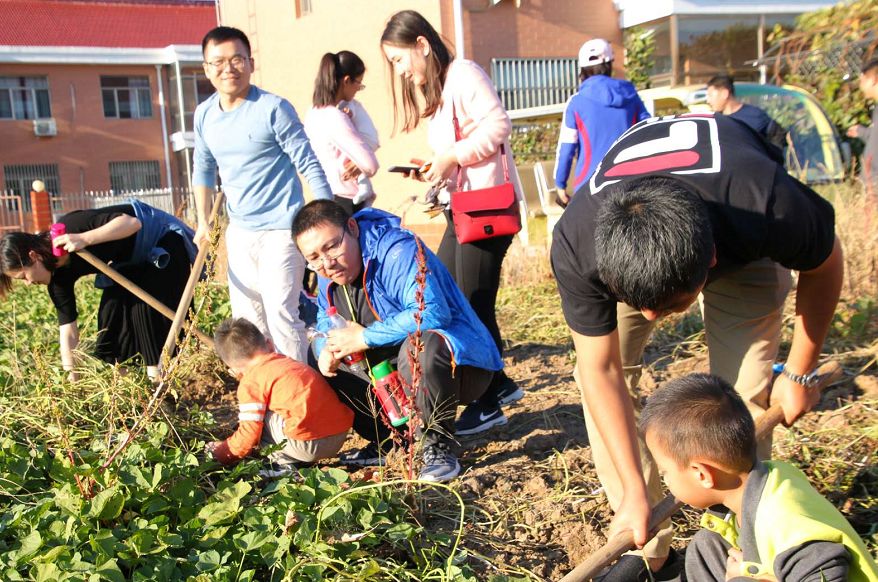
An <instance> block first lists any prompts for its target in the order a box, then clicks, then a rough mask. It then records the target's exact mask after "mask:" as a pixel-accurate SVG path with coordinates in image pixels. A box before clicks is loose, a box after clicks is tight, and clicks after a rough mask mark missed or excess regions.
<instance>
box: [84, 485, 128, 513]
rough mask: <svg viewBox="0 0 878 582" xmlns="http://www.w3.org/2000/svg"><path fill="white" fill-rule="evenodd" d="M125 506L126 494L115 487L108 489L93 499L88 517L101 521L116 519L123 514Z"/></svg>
mask: <svg viewBox="0 0 878 582" xmlns="http://www.w3.org/2000/svg"><path fill="white" fill-rule="evenodd" d="M124 505H125V495H124V493H122V491H120V490H119V489H117V488H116V487H115V486H114V487H108V488H107V489H104V490H103V491H101V492H100V493H98V494H97V495H95V496H94V497H93V498H92V500H91V507H90V508H89V510H88V515H89V516H90V517H94V518H96V519H100V520H105V519H115V518H117V517H119V515H120V514H121V513H122V507H123V506H124Z"/></svg>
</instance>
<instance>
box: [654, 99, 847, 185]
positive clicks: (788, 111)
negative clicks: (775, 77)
mask: <svg viewBox="0 0 878 582" xmlns="http://www.w3.org/2000/svg"><path fill="white" fill-rule="evenodd" d="M735 96H736V97H738V99H740V100H741V101H743V102H745V103H749V104H751V105H755V106H756V107H759V108H761V109H763V110H764V111H765V112H766V113H768V115H770V116H771V117H772V118H774V120H775V121H777V122H778V123H779V124H780V125H782V126H783V127H784V128H785V129H786V130H787V131H788V132H789V133H788V136H787V142H788V144H789V145H788V147H787V148H786V151H785V154H786V167H787V171H789V172H790V173H791V174H792V175H794V176H796V177H797V178H799V179H800V180H802V181H803V182H806V183H809V184H818V183H825V182H833V181H836V180H841V179H842V178H844V168H845V165H846V162H847V160H848V159H849V158H850V150H849V149H848V147H847V144H843V142H842V141H841V139H840V137H839V135H838V133H837V132H836V130H835V126H834V125H833V124H832V122H830V121H829V118H828V117H827V116H826V112H825V111H824V110H823V108H822V107H821V106H820V103H819V102H818V101H817V100H816V99H815V98H814V97H813V96H812V95H811V94H810V93H808V92H807V91H805V90H804V89H802V88H800V87H796V86H794V85H783V86H781V87H778V86H776V85H760V84H758V83H742V82H738V83H735ZM640 97H641V99H643V102H644V104H645V105H646V107H647V109H649V110H650V112H652V113H653V115H658V116H661V115H671V114H674V113H686V112H693V113H703V112H710V107H708V105H707V89H706V88H705V87H704V86H703V85H689V86H684V87H673V88H672V87H657V88H655V89H646V90H644V91H640Z"/></svg>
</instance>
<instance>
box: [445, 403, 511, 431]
mask: <svg viewBox="0 0 878 582" xmlns="http://www.w3.org/2000/svg"><path fill="white" fill-rule="evenodd" d="M507 422H509V421H508V420H506V415H505V414H503V411H502V410H500V407H499V406H496V407H489V406H485V405H483V404H482V403H481V402H478V401H476V402H472V403H470V404H469V405H467V407H466V408H464V409H463V412H461V413H460V417H459V418H458V419H457V421H456V422H455V423H454V432H455V433H456V434H459V435H468V434H478V433H480V432H484V431H486V430H488V429H489V428H491V427H492V426H499V425H501V424H506V423H507Z"/></svg>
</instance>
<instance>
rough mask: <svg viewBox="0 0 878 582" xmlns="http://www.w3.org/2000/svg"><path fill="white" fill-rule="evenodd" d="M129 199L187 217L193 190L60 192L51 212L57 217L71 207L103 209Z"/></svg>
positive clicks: (190, 209) (191, 208) (192, 204)
mask: <svg viewBox="0 0 878 582" xmlns="http://www.w3.org/2000/svg"><path fill="white" fill-rule="evenodd" d="M132 198H136V199H137V200H140V201H142V202H145V203H146V204H149V205H150V206H154V207H155V208H158V209H160V210H164V211H165V212H167V213H169V214H173V215H175V216H181V217H183V218H186V217H187V215H189V214H190V213H191V214H192V216H193V217H194V210H193V209H194V204H195V203H194V199H193V195H192V192H191V191H190V190H189V189H188V188H161V189H156V190H136V191H130V192H114V191H113V190H103V191H91V192H77V193H68V194H60V195H57V196H52V214H53V215H54V216H55V217H56V218H57V217H58V216H61V215H62V214H67V213H68V212H72V211H74V210H88V209H91V208H106V207H107V206H113V205H116V204H125V203H126V202H128V201H129V200H130V199H132Z"/></svg>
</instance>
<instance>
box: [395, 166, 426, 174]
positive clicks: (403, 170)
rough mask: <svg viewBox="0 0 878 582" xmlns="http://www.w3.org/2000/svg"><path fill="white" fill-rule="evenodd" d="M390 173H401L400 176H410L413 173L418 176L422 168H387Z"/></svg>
mask: <svg viewBox="0 0 878 582" xmlns="http://www.w3.org/2000/svg"><path fill="white" fill-rule="evenodd" d="M387 171H388V172H399V173H400V174H410V173H412V172H414V173H416V174H420V173H421V168H420V167H418V166H390V167H389V168H387Z"/></svg>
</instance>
